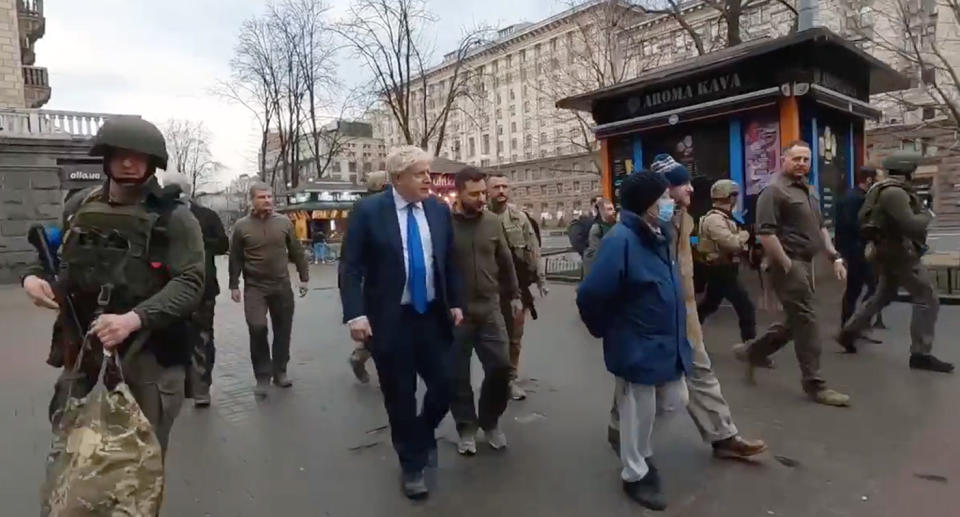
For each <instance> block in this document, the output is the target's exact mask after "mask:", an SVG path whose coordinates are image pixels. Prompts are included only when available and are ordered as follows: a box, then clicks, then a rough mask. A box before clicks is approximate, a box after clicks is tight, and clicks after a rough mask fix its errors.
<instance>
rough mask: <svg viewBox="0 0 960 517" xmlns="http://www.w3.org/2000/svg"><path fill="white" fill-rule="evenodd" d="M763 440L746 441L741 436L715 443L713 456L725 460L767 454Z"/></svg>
mask: <svg viewBox="0 0 960 517" xmlns="http://www.w3.org/2000/svg"><path fill="white" fill-rule="evenodd" d="M766 450H767V444H766V443H764V441H763V440H746V439H744V438H743V437H742V436H740V435H739V434H738V435H736V436H731V437H730V438H727V439H726V440H719V441H716V442H713V455H714V456H716V457H717V458H724V459H743V458H749V457H750V456H756V455H757V454H760V453H762V452H766Z"/></svg>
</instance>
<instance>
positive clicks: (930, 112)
mask: <svg viewBox="0 0 960 517" xmlns="http://www.w3.org/2000/svg"><path fill="white" fill-rule="evenodd" d="M936 117H937V108H934V107H932V106H924V107H923V120H930V119H933V118H936Z"/></svg>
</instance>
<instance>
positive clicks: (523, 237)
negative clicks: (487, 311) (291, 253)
mask: <svg viewBox="0 0 960 517" xmlns="http://www.w3.org/2000/svg"><path fill="white" fill-rule="evenodd" d="M487 197H489V198H490V203H489V205H490V206H489V208H490V211H492V212H493V213H495V214H497V217H499V218H500V224H501V225H502V226H503V231H504V233H505V234H506V236H507V243H508V245H509V246H510V251H511V253H512V255H513V263H514V269H516V272H517V281H518V282H519V284H520V298H521V300H522V301H523V306H524V311H523V312H521V313H520V316H519V317H517V318H514V317H513V311H512V309H511V307H510V296H500V312H501V313H502V314H503V320H504V321H505V322H506V324H507V335H508V336H509V338H510V363H511V365H512V369H511V371H510V398H512V399H513V400H523V399H525V398H527V394H526V392H524V390H523V388H521V387H520V385H519V384H517V366H518V365H519V364H520V347H521V341H522V340H523V326H524V320H525V319H526V315H527V313H530V314H531V315H533V317H534V318H536V308H535V307H534V305H533V295H531V294H530V290H529V287H530V286H531V285H533V284H536V285H537V288H538V290H539V291H540V296H546V294H547V287H546V283H545V278H546V277H545V275H544V272H543V268H542V267H541V266H540V241H539V240H538V239H537V234H536V231H535V230H534V228H533V224H532V222H531V221H530V218H529V217H528V216H527V214H525V213H524V212H523V211H522V210H520V209H519V208H517V207H516V206H515V205H512V204H510V203H509V201H510V182H509V180H507V177H506V176H504V175H503V174H493V175H490V176H488V178H487Z"/></svg>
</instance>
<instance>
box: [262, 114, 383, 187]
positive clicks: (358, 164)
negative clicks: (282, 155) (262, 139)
mask: <svg viewBox="0 0 960 517" xmlns="http://www.w3.org/2000/svg"><path fill="white" fill-rule="evenodd" d="M310 138H311V137H310V135H302V136H301V137H300V139H299V140H298V144H297V145H298V153H299V163H298V164H297V167H298V169H299V171H300V174H299V178H300V181H308V180H314V181H317V180H321V179H322V180H323V181H344V182H348V183H353V184H360V183H361V182H362V181H363V180H364V179H365V178H366V175H367V174H368V173H370V172H373V171H377V170H383V169H385V168H386V159H387V154H386V153H387V151H386V147H385V145H384V143H383V140H382V139H380V138H375V137H374V136H373V128H372V126H371V125H370V124H369V123H366V122H352V121H346V120H335V121H333V122H330V123H329V124H327V125H325V126H324V127H323V128H321V129H320V134H319V138H318V141H317V143H316V145H314V142H313V141H312V140H309V139H310ZM315 148H316V152H315V150H314V149H315ZM279 152H280V139H279V137H278V136H277V135H270V137H269V138H268V139H267V153H266V157H267V158H266V164H267V167H268V168H270V167H273V165H274V164H275V163H276V164H278V165H277V166H278V167H282V166H283V164H280V163H279V160H278V154H279ZM331 154H332V156H331ZM328 157H329V163H327V159H328ZM317 160H319V161H320V168H321V169H323V177H322V178H318V177H317V165H316V164H317ZM324 167H326V168H325V169H324ZM277 176H278V177H280V176H283V175H282V174H278V175H277ZM288 177H289V175H288Z"/></svg>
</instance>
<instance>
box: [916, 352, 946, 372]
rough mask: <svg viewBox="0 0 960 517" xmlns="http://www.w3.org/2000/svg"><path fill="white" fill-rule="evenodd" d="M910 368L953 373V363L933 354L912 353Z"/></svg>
mask: <svg viewBox="0 0 960 517" xmlns="http://www.w3.org/2000/svg"><path fill="white" fill-rule="evenodd" d="M910 368H912V369H914V370H929V371H931V372H941V373H953V365H952V364H950V363H948V362H946V361H941V360H939V359H937V358H936V357H934V356H933V355H932V354H910Z"/></svg>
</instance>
